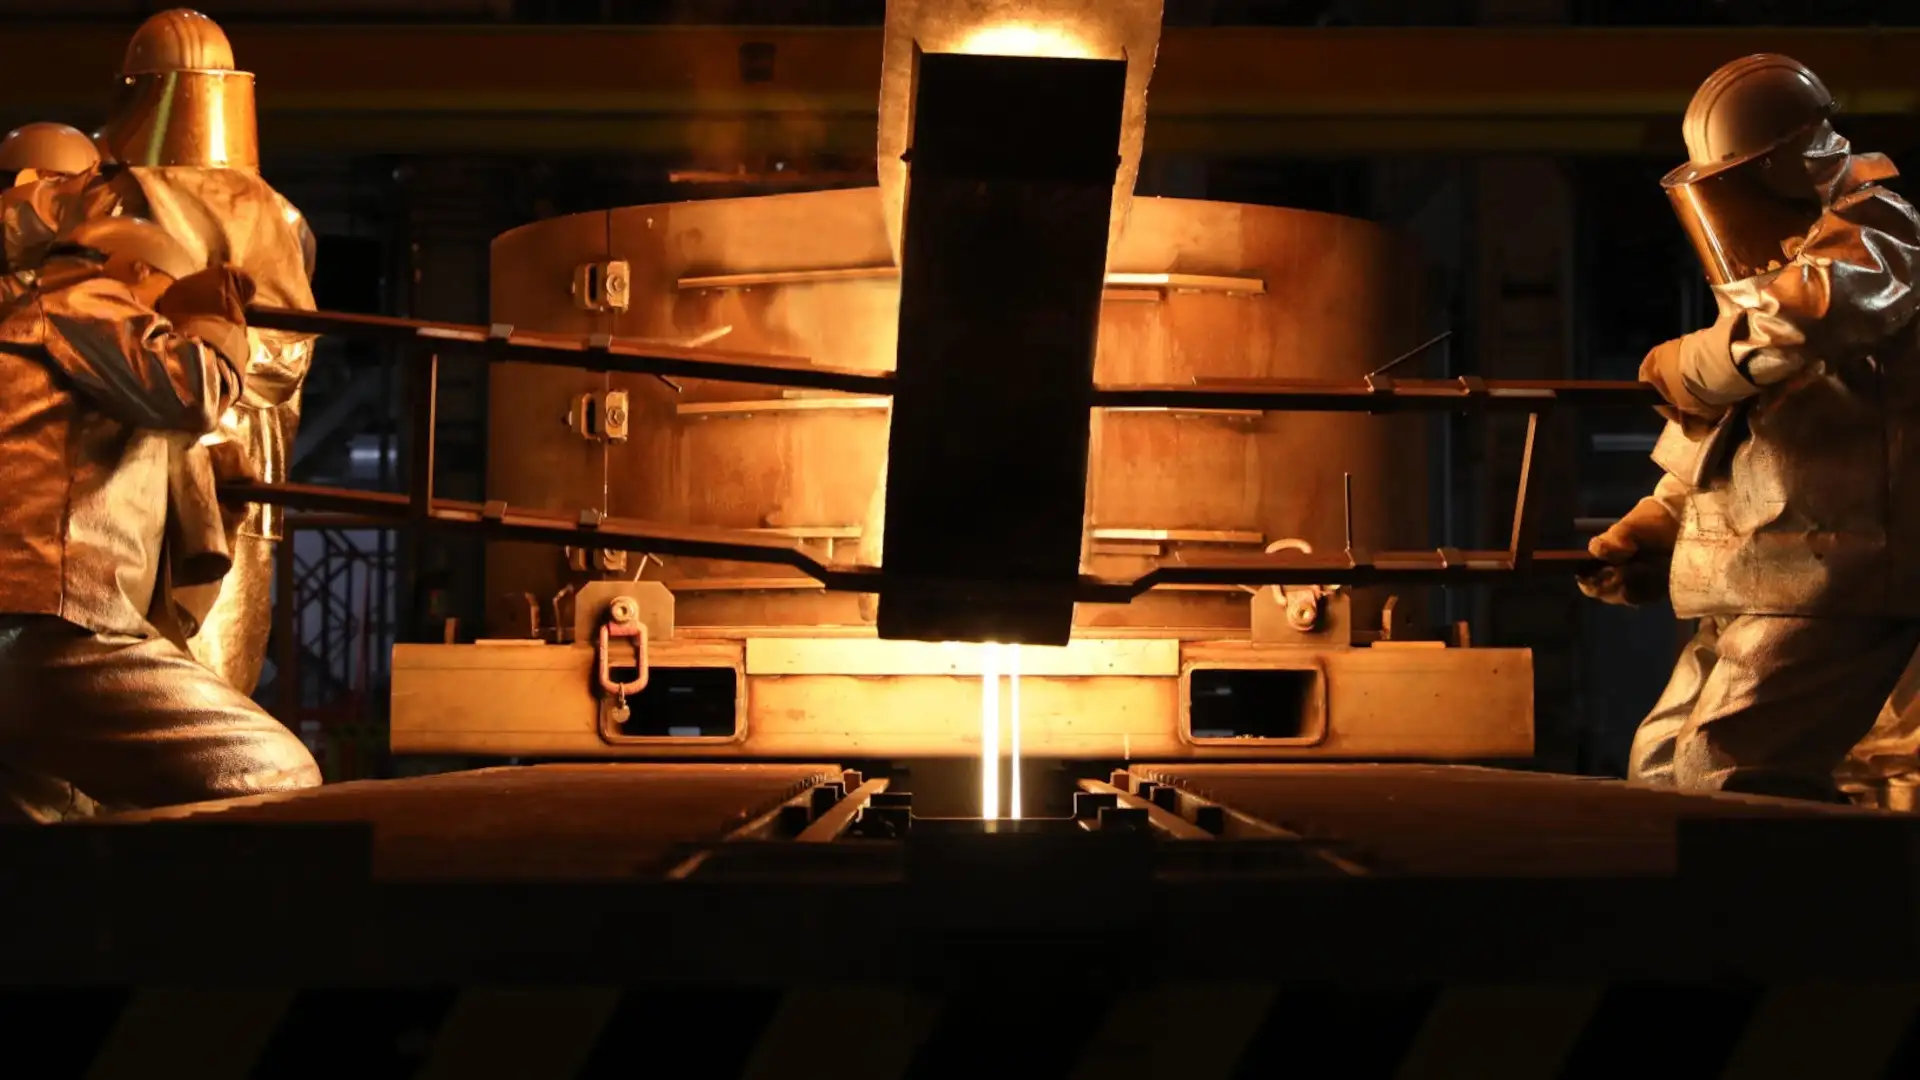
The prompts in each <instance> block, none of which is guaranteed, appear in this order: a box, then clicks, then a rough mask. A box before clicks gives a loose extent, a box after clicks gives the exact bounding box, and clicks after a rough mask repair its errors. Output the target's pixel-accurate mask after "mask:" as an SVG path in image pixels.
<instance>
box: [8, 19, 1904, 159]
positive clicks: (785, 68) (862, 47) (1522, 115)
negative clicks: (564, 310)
mask: <svg viewBox="0 0 1920 1080" xmlns="http://www.w3.org/2000/svg"><path fill="white" fill-rule="evenodd" d="M125 36H126V28H125V27H115V26H109V27H100V26H97V25H81V26H73V25H65V26H40V27H36V26H19V27H9V28H8V29H7V39H8V45H9V50H8V53H9V71H8V77H7V79H6V80H4V83H0V115H4V116H5V117H7V118H10V119H13V118H27V117H39V116H44V117H47V118H54V119H70V120H76V121H80V122H89V121H91V120H93V119H96V118H97V117H98V116H99V115H100V113H101V110H102V108H103V106H104V104H105V102H106V100H107V98H108V94H109V91H110V84H111V81H112V72H113V69H114V67H115V65H116V62H117V60H118V58H119V54H120V51H121V49H122V48H123V45H124V42H125ZM231 36H232V39H233V43H234V48H235V52H236V53H237V55H238V56H239V58H240V61H241V65H242V66H243V67H246V68H249V69H251V70H253V71H254V72H256V73H257V74H258V76H259V99H260V102H261V108H262V111H263V118H262V123H263V127H264V129H265V130H264V131H263V135H264V137H265V139H266V141H267V145H268V147H269V150H271V149H273V148H275V147H283V146H301V147H311V148H313V149H322V150H337V151H403V150H408V149H417V150H421V151H443V152H444V151H462V150H465V151H488V150H500V151H532V152H548V151H550V152H563V151H569V150H581V151H627V152H633V153H664V154H673V155H677V156H682V157H691V158H695V159H699V158H712V159H715V160H723V159H728V158H734V157H738V156H740V155H743V154H745V155H766V154H771V155H782V154H790V155H794V156H796V157H798V156H805V155H809V154H833V155H859V154H863V153H871V152H872V148H873V143H874V122H875V121H874V117H875V113H876V101H877V95H878V88H879V60H880V32H879V30H878V28H852V29H848V28H740V27H646V28H609V27H544V26H542V27H498V26H486V27H466V26H421V27H396V26H351V27H338V26H328V27H298V26H235V27H233V28H231ZM1767 50H1775V51H1786V52H1790V53H1791V54H1793V55H1795V56H1797V57H1799V58H1800V59H1802V60H1804V61H1806V62H1807V63H1809V64H1810V65H1812V66H1813V67H1814V68H1815V70H1818V71H1820V72H1821V73H1822V75H1823V76H1824V77H1825V78H1826V79H1827V81H1828V82H1829V84H1830V85H1831V86H1832V88H1833V90H1834V92H1835V94H1836V95H1837V96H1838V97H1839V98H1840V100H1841V102H1842V106H1843V109H1844V110H1845V114H1846V115H1850V116H1856V117H1859V116H1865V117H1872V118H1881V119H1889V120H1891V119H1911V118H1913V117H1915V116H1916V114H1920V80H1915V79H1914V78H1913V76H1912V73H1913V72H1915V71H1920V32H1917V31H1910V30H1889V29H1876V30H1871V31H1869V30H1864V29H1862V30H1805V29H1799V30H1795V29H1740V30H1725V29H1712V30H1665V29H1660V30H1586V29H1582V30H1573V29H1400V28H1396V29H1313V30H1307V29H1290V28H1288V29H1277V28H1218V29H1211V28H1210V29H1178V28H1176V29H1171V30H1169V31H1167V34H1166V37H1165V39H1164V40H1163V42H1162V46H1161V52H1160V58H1159V66H1158V70H1157V71H1156V74H1155V76H1154V82H1153V90H1152V95H1151V98H1150V110H1151V111H1150V125H1149V129H1148V130H1149V135H1148V140H1149V146H1150V148H1151V149H1152V150H1155V151H1157V152H1162V153H1165V152H1227V153H1237V152H1245V153H1260V152H1276V151H1289V150H1321V151H1324V152H1334V153H1346V152H1353V153H1359V152H1366V151H1369V150H1377V149H1400V150H1416V151H1417V150H1429V149H1430V150H1490V151H1500V150H1516V151H1518V150H1547V151H1556V150H1557V151H1569V152H1579V151H1589V150H1591V151H1613V152H1622V151H1632V150H1638V149H1646V148H1649V147H1655V146H1657V147H1660V148H1662V149H1665V148H1668V147H1670V146H1671V145H1672V144H1673V143H1674V142H1675V141H1676V140H1675V137H1674V135H1673V131H1674V129H1675V128H1677V126H1678V123H1677V121H1678V117H1679V113H1680V111H1681V109H1682V108H1683V107H1684V106H1685V104H1686V100H1687V97H1688V96H1689V95H1690V94H1691V92H1692V90H1693V88H1694V86H1695V85H1696V84H1697V82H1698V81H1699V80H1700V78H1701V77H1703V76H1704V75H1705V74H1706V73H1707V72H1709V71H1711V70H1712V69H1713V68H1714V67H1716V66H1717V65H1718V64H1720V63H1721V62H1723V61H1725V60H1728V59H1731V58H1733V57H1735V56H1739V55H1742V54H1745V53H1749V52H1756V51H1767Z"/></svg>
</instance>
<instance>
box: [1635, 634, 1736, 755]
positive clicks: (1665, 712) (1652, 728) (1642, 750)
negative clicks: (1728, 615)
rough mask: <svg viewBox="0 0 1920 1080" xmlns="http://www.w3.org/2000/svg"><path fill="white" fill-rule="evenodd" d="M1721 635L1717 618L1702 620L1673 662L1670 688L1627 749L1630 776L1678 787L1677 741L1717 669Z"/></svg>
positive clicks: (1662, 693)
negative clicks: (1675, 772)
mask: <svg viewBox="0 0 1920 1080" xmlns="http://www.w3.org/2000/svg"><path fill="white" fill-rule="evenodd" d="M1718 635H1719V623H1718V621H1717V620H1714V619H1701V620H1700V624H1699V629H1697V630H1695V631H1694V634H1693V640H1691V641H1689V642H1687V646H1686V648H1684V649H1682V650H1680V659H1679V660H1678V661H1676V662H1675V663H1674V665H1673V677H1672V678H1670V679H1668V680H1667V688H1666V689H1665V690H1664V691H1662V692H1661V694H1660V700H1658V701H1656V702H1654V704H1653V710H1652V711H1651V712H1649V713H1647V718H1646V719H1645V720H1642V721H1640V727H1639V729H1638V730H1636V731H1635V732H1634V733H1633V748H1632V749H1631V750H1629V751H1628V752H1627V779H1629V780H1632V781H1635V782H1636V783H1641V784H1651V785H1653V786H1655V787H1672V786H1674V777H1673V744H1674V740H1675V739H1677V738H1679V736H1680V729H1681V728H1682V727H1684V726H1686V723H1687V720H1688V718H1689V717H1691V716H1692V715H1693V709H1694V705H1695V704H1696V703H1697V702H1698V701H1699V700H1700V691H1701V688H1702V687H1704V686H1705V685H1706V683H1707V676H1708V675H1709V674H1711V673H1712V672H1713V664H1714V660H1715V659H1716V658H1717V656H1718V654H1717V653H1716V652H1715V651H1714V642H1715V640H1716V639H1717V638H1718Z"/></svg>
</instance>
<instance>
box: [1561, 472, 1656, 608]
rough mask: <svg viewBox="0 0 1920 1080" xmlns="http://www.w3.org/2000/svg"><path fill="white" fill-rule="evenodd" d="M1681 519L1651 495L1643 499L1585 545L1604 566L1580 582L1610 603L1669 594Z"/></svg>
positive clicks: (1586, 591)
mask: <svg viewBox="0 0 1920 1080" xmlns="http://www.w3.org/2000/svg"><path fill="white" fill-rule="evenodd" d="M1679 536H1680V523H1679V522H1678V521H1677V520H1675V519H1674V516H1673V515H1672V514H1671V513H1668V512H1667V508H1666V507H1664V506H1662V505H1660V503H1658V502H1656V501H1655V500H1653V499H1642V500H1640V502H1639V503H1638V504H1636V505H1635V506H1634V508H1633V509H1632V510H1629V511H1627V515H1626V516H1625V517H1623V518H1621V519H1620V520H1619V521H1616V522H1614V523H1613V524H1612V525H1610V526H1608V527H1607V531H1606V532H1603V533H1601V534H1600V535H1599V536H1596V537H1594V538H1593V539H1592V540H1591V541H1589V542H1588V543H1587V551H1588V552H1589V553H1590V554H1592V555H1593V557H1594V558H1596V559H1598V560H1600V561H1601V562H1602V563H1604V564H1605V565H1604V566H1602V567H1600V568H1599V569H1598V570H1596V571H1594V572H1591V573H1586V574H1581V575H1580V576H1579V577H1578V578H1577V579H1576V580H1577V581H1578V584H1579V586H1580V591H1581V593H1583V594H1585V595H1586V596H1587V597H1588V598H1589V599H1593V600H1599V601H1601V602H1603V603H1608V604H1622V605H1628V606H1631V605H1635V604H1644V603H1648V602H1650V601H1652V600H1655V599H1658V598H1660V597H1661V596H1664V595H1665V593H1666V582H1667V568H1668V565H1669V563H1670V562H1671V557H1672V553H1673V545H1674V543H1675V541H1677V540H1678V539H1679Z"/></svg>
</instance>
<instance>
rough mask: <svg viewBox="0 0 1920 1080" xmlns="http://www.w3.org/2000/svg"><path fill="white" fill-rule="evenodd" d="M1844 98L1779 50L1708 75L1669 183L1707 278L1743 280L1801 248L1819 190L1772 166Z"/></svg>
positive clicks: (1815, 215) (1781, 163) (1684, 127)
mask: <svg viewBox="0 0 1920 1080" xmlns="http://www.w3.org/2000/svg"><path fill="white" fill-rule="evenodd" d="M1836 108H1837V106H1836V105H1835V103H1834V100H1833V95H1832V94H1831V93H1829V92H1828V91H1827V87H1826V84H1824V83H1822V82H1821V81H1820V77H1819V76H1818V75H1815V74H1814V73H1813V72H1812V71H1810V70H1808V69H1807V66H1806V65H1805V64H1802V63H1800V62H1799V61H1797V60H1793V59H1791V58H1789V57H1785V56H1780V55H1778V54H1774V53H1759V54H1755V55H1753V56H1743V57H1741V58H1740V59H1738V60H1735V61H1733V62H1732V63H1730V64H1726V65H1724V66H1722V67H1721V68H1720V70H1718V71H1716V72H1714V73H1713V74H1712V75H1710V76H1708V77H1707V81H1706V82H1704V83H1701V84H1700V89H1699V90H1697V91H1695V93H1694V95H1693V101H1692V102H1691V103H1689V104H1688V105H1687V115H1686V118H1685V120H1683V121H1682V122H1681V133H1682V135H1683V136H1684V137H1685V138H1686V141H1687V156H1688V158H1689V159H1690V160H1688V162H1687V163H1686V164H1685V165H1682V166H1680V167H1679V168H1677V169H1675V170H1673V171H1672V172H1670V173H1668V174H1667V176H1666V178H1665V179H1664V180H1662V181H1661V186H1662V187H1664V188H1665V189H1666V192H1667V198H1668V199H1669V200H1670V201H1671V202H1672V203H1673V208H1674V210H1675V212H1676V213H1678V214H1679V215H1680V224H1681V226H1682V227H1684V228H1685V229H1686V230H1687V236H1688V237H1689V238H1690V239H1691V240H1692V241H1693V246H1694V249H1695V250H1696V251H1697V252H1698V253H1699V255H1700V262H1701V264H1702V265H1703V266H1704V267H1705V268H1706V272H1707V280H1708V281H1710V282H1712V283H1713V284H1715V285H1725V284H1727V283H1728V282H1733V281H1740V280H1743V279H1746V278H1750V277H1753V276H1755V275H1757V274H1764V273H1766V272H1767V271H1769V270H1772V269H1777V268H1779V267H1780V266H1782V265H1784V264H1785V263H1786V261H1787V260H1789V259H1791V258H1792V257H1793V252H1792V251H1791V250H1790V247H1791V245H1792V244H1793V242H1795V241H1797V240H1798V239H1799V238H1800V237H1803V236H1805V235H1806V233H1807V231H1808V230H1809V229H1811V228H1812V227H1813V223H1814V222H1815V221H1816V220H1818V219H1819V216H1820V210H1821V207H1820V204H1819V200H1818V199H1817V198H1809V197H1802V196H1800V195H1799V194H1797V193H1794V192H1791V191H1788V190H1782V188H1783V185H1781V184H1779V183H1776V182H1771V179H1770V177H1769V175H1768V173H1769V171H1770V170H1772V169H1774V168H1775V167H1783V168H1784V167H1788V163H1787V162H1786V161H1785V160H1784V156H1785V154H1786V153H1787V152H1792V153H1794V154H1796V155H1797V154H1798V153H1799V152H1800V151H1799V149H1798V148H1797V147H1798V144H1799V143H1801V142H1802V141H1803V140H1804V139H1805V138H1806V137H1808V136H1810V135H1811V134H1812V133H1813V132H1814V131H1815V130H1816V129H1818V128H1820V126H1821V125H1823V124H1825V123H1826V122H1827V120H1828V118H1829V117H1831V116H1832V115H1833V114H1834V112H1835V111H1836ZM1776 151H1778V152H1779V153H1776ZM1776 158H1780V159H1781V160H1778V161H1776V160H1775V159H1776ZM1793 167H1799V166H1798V165H1797V163H1796V164H1795V165H1794V166H1793Z"/></svg>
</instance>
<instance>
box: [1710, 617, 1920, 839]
mask: <svg viewBox="0 0 1920 1080" xmlns="http://www.w3.org/2000/svg"><path fill="white" fill-rule="evenodd" d="M1916 644H1920V623H1916V622H1907V621H1898V620H1886V619H1807V618H1787V617H1777V616H1766V615H1739V616H1734V617H1732V618H1729V619H1726V620H1723V621H1722V623H1721V625H1720V635H1719V646H1718V652H1719V662H1718V663H1716V664H1715V665H1714V668H1713V672H1712V674H1710V675H1709V676H1708V677H1707V683H1706V688H1705V690H1704V691H1703V692H1702V693H1701V695H1700V702H1699V704H1698V705H1697V706H1696V707H1695V708H1694V711H1693V715H1692V716H1691V717H1690V718H1689V719H1688V720H1687V722H1686V723H1685V724H1684V725H1683V726H1682V728H1681V730H1680V733H1679V736H1678V738H1677V739H1676V740H1675V743H1674V755H1673V769H1674V777H1675V779H1676V781H1677V782H1678V785H1679V786H1680V787H1683V788H1692V789H1700V790H1720V791H1738V792H1746V793H1749V794H1759V795H1786V796H1790V797H1795V798H1812V799H1821V800H1824V801H1840V796H1839V794H1838V790H1837V788H1836V786H1835V784H1834V781H1833V771H1834V768H1835V767H1836V766H1838V765H1839V764H1840V762H1841V760H1842V759H1843V758H1845V757H1846V756H1847V751H1848V750H1850V749H1852V748H1853V746H1854V744H1855V743H1857V742H1859V741H1860V739H1861V738H1862V737H1863V736H1865V735H1866V734H1867V732H1868V730H1870V729H1871V728H1872V727H1873V723H1874V718H1875V717H1876V716H1877V715H1878V714H1879V712H1880V708H1881V706H1882V705H1884V704H1885V703H1886V700H1887V695H1888V694H1890V693H1892V692H1893V689H1894V686H1895V685H1896V684H1897V683H1898V682H1899V679H1900V673H1901V671H1903V670H1904V669H1905V668H1906V666H1907V662H1908V661H1909V660H1910V659H1912V657H1913V652H1914V647H1915V645H1916Z"/></svg>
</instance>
